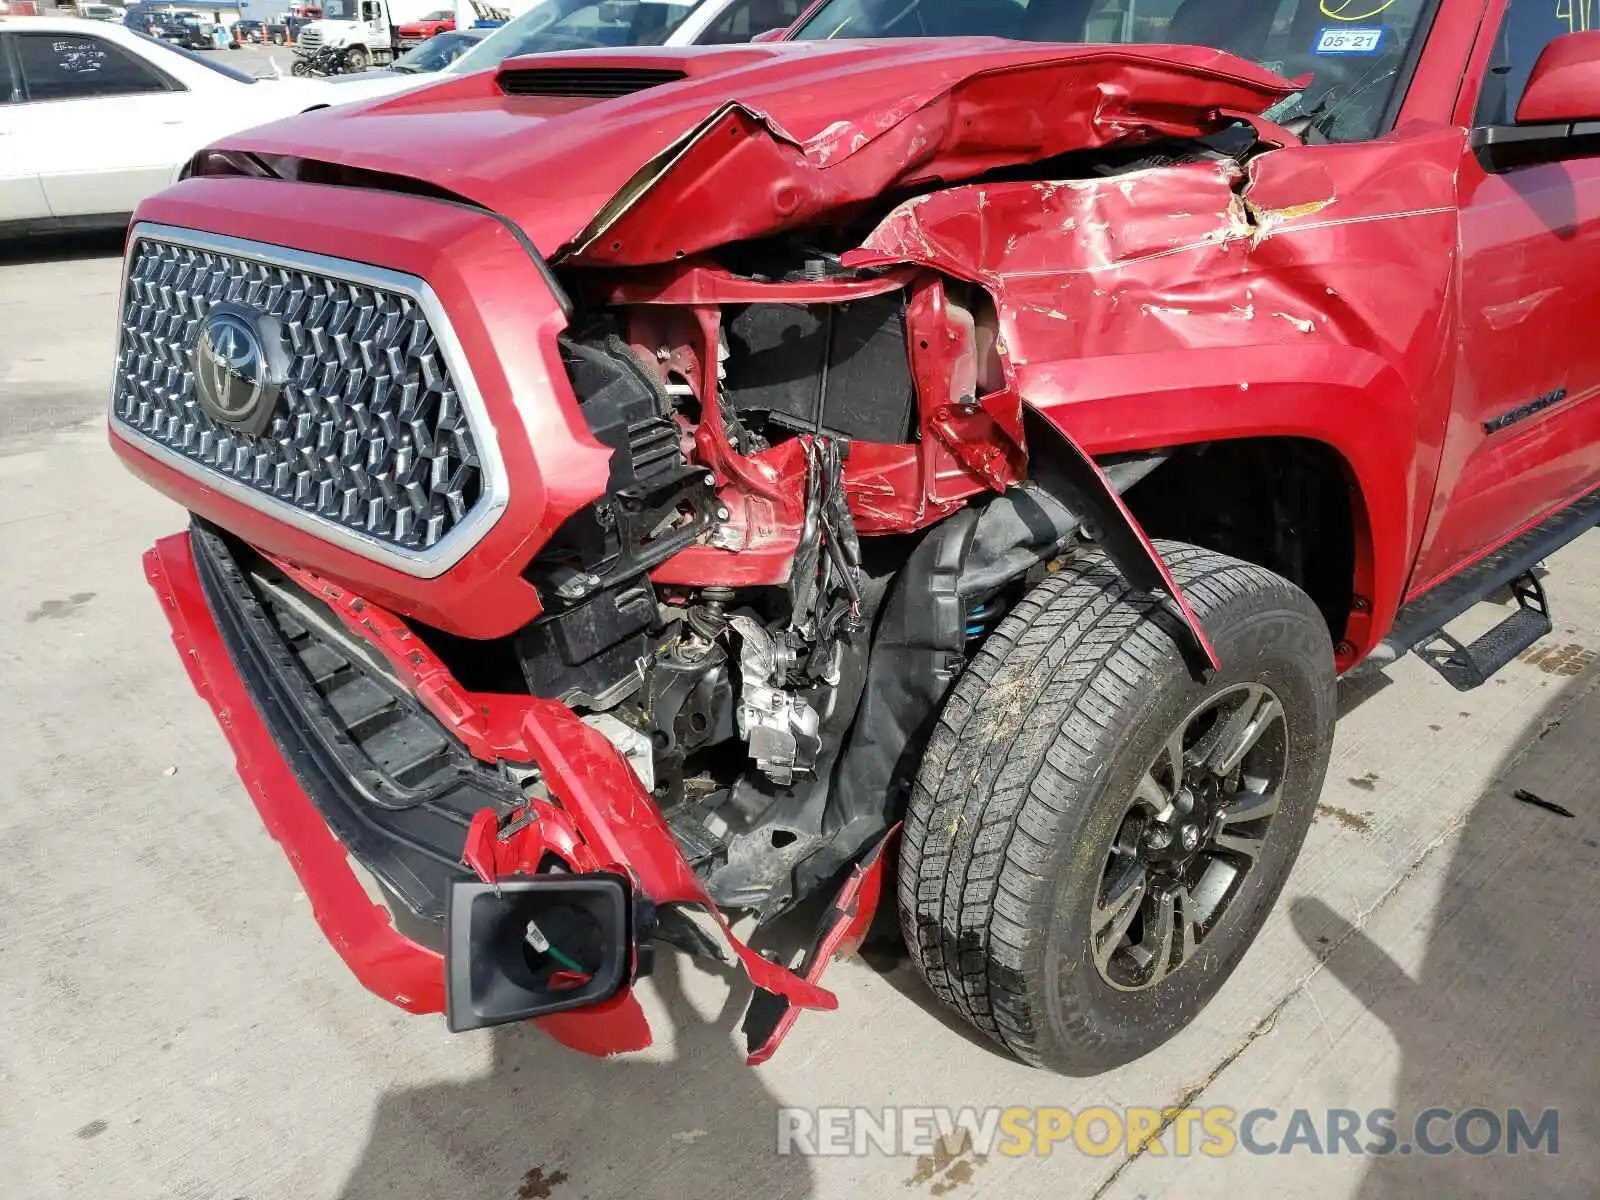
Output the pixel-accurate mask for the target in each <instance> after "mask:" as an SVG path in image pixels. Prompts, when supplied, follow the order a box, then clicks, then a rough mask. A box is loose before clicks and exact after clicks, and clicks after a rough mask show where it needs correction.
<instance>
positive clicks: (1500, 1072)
mask: <svg viewBox="0 0 1600 1200" xmlns="http://www.w3.org/2000/svg"><path fill="white" fill-rule="evenodd" d="M1597 728H1600V675H1597V674H1595V673H1593V672H1590V673H1586V674H1585V675H1584V676H1581V677H1579V678H1577V679H1574V680H1573V681H1572V682H1571V683H1570V684H1569V685H1568V687H1567V688H1565V689H1563V690H1562V692H1561V693H1559V694H1558V695H1557V696H1556V697H1555V698H1553V700H1552V702H1551V704H1550V705H1549V707H1548V708H1547V709H1546V711H1545V714H1544V722H1543V731H1542V732H1541V733H1540V734H1539V736H1538V738H1537V739H1536V740H1535V741H1534V743H1533V744H1532V746H1531V747H1526V746H1524V747H1522V748H1519V751H1518V752H1517V754H1514V755H1513V756H1512V757H1511V758H1510V759H1508V760H1507V761H1506V762H1504V763H1502V764H1501V769H1500V771H1499V772H1497V781H1496V783H1495V784H1494V785H1493V786H1491V787H1490V789H1489V790H1488V791H1487V792H1486V793H1485V794H1484V795H1483V796H1481V797H1479V799H1478V800H1477V802H1476V803H1475V804H1474V806H1473V807H1472V809H1471V810H1470V812H1469V813H1468V815H1467V818H1466V821H1465V824H1464V825H1463V827H1462V829H1461V832H1460V836H1459V839H1458V840H1457V842H1456V844H1455V846H1454V848H1453V850H1452V852H1451V853H1452V858H1451V861H1450V865H1449V869H1448V871H1447V874H1446V877H1445V881H1444V886H1443V889H1442V891H1441V893H1440V896H1439V899H1438V903H1437V906H1436V907H1435V909H1434V916H1433V920H1434V925H1433V928H1432V930H1431V931H1430V933H1429V934H1428V940H1427V945H1426V949H1425V950H1424V952H1423V958H1422V963H1421V967H1420V969H1419V970H1418V971H1417V974H1416V977H1415V978H1413V977H1412V976H1411V975H1410V974H1409V973H1408V971H1407V970H1406V968H1404V967H1403V966H1402V965H1401V964H1400V963H1398V962H1396V961H1395V959H1394V958H1393V957H1391V956H1390V954H1389V952H1388V951H1387V950H1386V949H1385V948H1384V947H1383V946H1382V945H1380V944H1379V943H1378V942H1377V941H1375V940H1373V938H1372V937H1371V936H1369V935H1368V934H1367V933H1366V932H1364V931H1362V930H1359V929H1356V928H1355V927H1353V926H1352V925H1351V924H1350V923H1349V922H1348V920H1346V919H1345V918H1344V917H1342V916H1341V915H1340V914H1338V913H1336V912H1334V911H1333V910H1332V909H1331V908H1329V907H1328V906H1327V905H1326V904H1324V903H1322V902H1321V901H1320V900H1316V899H1312V898H1304V899H1301V900H1298V901H1296V902H1295V904H1294V905H1293V906H1292V908H1291V914H1290V915H1291V919H1292V921H1293V923H1294V927H1295V930H1296V932H1297V933H1298V934H1299V935H1300V937H1301V939H1302V940H1303V941H1304V942H1305V943H1306V944H1307V945H1308V946H1309V947H1310V948H1311V949H1312V950H1313V951H1319V949H1320V953H1322V954H1324V955H1326V956H1327V964H1326V965H1327V969H1328V970H1329V971H1330V972H1332V974H1333V975H1334V976H1335V978H1337V979H1338V980H1339V982H1340V983H1341V984H1343V985H1344V986H1345V987H1346V988H1347V989H1348V990H1349V991H1350V992H1351V993H1352V994H1354V995H1355V996H1356V997H1357V998H1358V999H1359V1000H1360V1001H1361V1003H1362V1004H1363V1005H1364V1006H1365V1007H1366V1009H1367V1010H1368V1011H1369V1012H1370V1013H1371V1014H1372V1015H1373V1016H1374V1017H1376V1018H1377V1019H1378V1020H1380V1021H1382V1022H1383V1024H1384V1025H1385V1026H1387V1027H1388V1031H1389V1033H1390V1035H1392V1037H1393V1038H1394V1040H1395V1042H1396V1043H1397V1044H1398V1047H1399V1051H1400V1069H1399V1072H1398V1075H1397V1077H1396V1080H1395V1087H1394V1092H1393V1095H1394V1099H1393V1100H1392V1101H1391V1107H1392V1108H1393V1109H1394V1110H1395V1111H1396V1113H1397V1114H1398V1119H1397V1121H1396V1124H1395V1128H1396V1131H1397V1132H1398V1133H1399V1134H1400V1140H1401V1143H1402V1144H1404V1143H1405V1142H1407V1141H1410V1140H1411V1136H1410V1135H1411V1134H1412V1132H1413V1130H1414V1128H1415V1120H1416V1118H1417V1117H1418V1116H1419V1115H1420V1114H1422V1113H1424V1112H1426V1111H1427V1110H1428V1109H1430V1108H1434V1107H1443V1108H1450V1109H1453V1110H1455V1111H1456V1112H1461V1111H1462V1110H1465V1109H1468V1108H1472V1107H1482V1108H1485V1109H1489V1110H1491V1111H1493V1112H1495V1113H1497V1114H1498V1117H1499V1118H1500V1119H1501V1120H1505V1119H1506V1111H1507V1109H1509V1108H1521V1109H1522V1110H1523V1112H1524V1114H1526V1120H1527V1124H1528V1127H1529V1128H1530V1129H1536V1128H1537V1127H1538V1123H1539V1119H1540V1115H1541V1114H1542V1113H1543V1112H1544V1110H1546V1109H1556V1110H1558V1112H1559V1117H1558V1122H1559V1153H1558V1154H1557V1155H1555V1156H1551V1155H1548V1154H1545V1153H1543V1152H1540V1151H1538V1150H1532V1151H1530V1150H1528V1149H1523V1150H1522V1152H1521V1153H1520V1154H1517V1155H1516V1156H1511V1155H1508V1154H1507V1153H1505V1148H1504V1141H1503V1139H1504V1138H1505V1137H1506V1136H1508V1132H1509V1129H1508V1128H1507V1129H1504V1130H1502V1133H1501V1138H1502V1144H1501V1146H1500V1148H1498V1149H1496V1150H1495V1151H1494V1152H1492V1153H1489V1154H1485V1155H1481V1156H1480V1155H1474V1154H1468V1153H1464V1152H1463V1151H1462V1150H1461V1149H1459V1148H1458V1149H1456V1150H1455V1151H1454V1152H1453V1153H1450V1154H1448V1155H1439V1156H1434V1155H1431V1154H1424V1153H1422V1148H1421V1147H1420V1146H1417V1147H1415V1148H1414V1149H1413V1151H1412V1153H1410V1154H1409V1155H1406V1154H1395V1155H1389V1156H1385V1157H1376V1158H1373V1159H1372V1160H1371V1161H1370V1163H1369V1166H1368V1169H1367V1173H1366V1176H1365V1178H1364V1180H1363V1183H1362V1187H1361V1190H1360V1192H1359V1195H1361V1196H1363V1197H1367V1198H1370V1200H1386V1198H1388V1197H1410V1196H1441V1197H1443V1196H1449V1197H1465V1196H1585V1197H1593V1196H1597V1195H1600V1146H1597V1145H1596V1143H1595V1140H1594V1134H1595V1130H1596V1124H1595V1114H1596V1111H1597V1107H1600V1022H1597V1014H1600V932H1597V920H1596V918H1597V916H1600V792H1597V789H1596V786H1595V780H1596V779H1597V778H1600V742H1597V739H1596V738H1595V731H1596V729H1597ZM1519 787H1520V788H1526V789H1528V790H1530V791H1532V792H1534V793H1535V794H1537V795H1539V796H1541V797H1543V798H1544V799H1546V800H1552V801H1555V802H1557V803H1559V804H1562V805H1564V806H1565V807H1566V808H1568V809H1570V810H1572V812H1574V813H1575V814H1576V818H1575V819H1570V820H1569V819H1567V818H1565V817H1562V816H1559V815H1557V814H1555V813H1551V812H1547V811H1545V810H1543V809H1540V808H1535V807H1532V806H1529V805H1526V804H1523V803H1520V802H1518V801H1517V800H1515V799H1513V798H1512V792H1513V790H1514V789H1516V788H1519ZM1384 936H1385V937H1386V938H1388V939H1390V940H1391V941H1392V940H1393V939H1395V938H1397V937H1399V936H1403V932H1396V931H1395V930H1394V928H1393V927H1392V926H1391V927H1390V929H1389V932H1387V933H1386V934H1385V935H1384ZM1324 940H1326V942H1327V943H1328V944H1327V945H1322V943H1323V942H1324ZM1490 1132H1491V1129H1490V1127H1489V1126H1488V1125H1487V1124H1485V1123H1482V1122H1479V1123H1476V1124H1475V1125H1474V1126H1473V1127H1472V1130H1471V1132H1470V1133H1469V1135H1468V1139H1469V1140H1470V1141H1472V1142H1473V1143H1474V1144H1477V1145H1483V1144H1485V1143H1486V1142H1487V1140H1488V1138H1489V1135H1490ZM1429 1133H1430V1135H1431V1137H1432V1140H1433V1142H1434V1144H1435V1145H1438V1144H1441V1143H1443V1142H1445V1141H1446V1140H1454V1139H1456V1138H1457V1137H1458V1136H1459V1135H1458V1134H1456V1132H1455V1122H1454V1121H1453V1120H1450V1121H1441V1122H1435V1123H1433V1124H1432V1125H1430V1126H1429ZM1364 1140H1365V1139H1364Z"/></svg>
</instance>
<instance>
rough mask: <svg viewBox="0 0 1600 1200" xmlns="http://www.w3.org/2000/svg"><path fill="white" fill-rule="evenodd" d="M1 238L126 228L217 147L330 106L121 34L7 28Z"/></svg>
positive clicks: (51, 24) (315, 90) (50, 25)
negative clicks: (145, 204) (147, 202)
mask: <svg viewBox="0 0 1600 1200" xmlns="http://www.w3.org/2000/svg"><path fill="white" fill-rule="evenodd" d="M0 97H5V98H7V99H9V101H10V103H5V104H0V148H3V149H0V235H4V234H9V233H16V232H26V231H30V230H36V229H51V228H66V227H82V226H116V225H120V224H123V223H125V222H126V221H127V218H128V214H129V213H131V212H132V211H133V210H134V208H135V207H136V206H137V205H138V203H139V201H140V200H142V199H143V198H144V197H145V196H147V195H149V194H150V193H151V192H155V191H158V190H160V189H161V188H162V187H165V186H166V185H167V184H169V183H171V182H172V181H173V180H174V179H175V178H176V177H177V174H178V171H179V170H180V168H181V167H182V165H183V164H184V163H185V162H186V161H188V159H189V158H190V157H191V156H192V155H193V154H194V152H195V151H196V150H198V149H199V148H200V147H201V146H204V145H205V144H206V143H207V142H210V141H213V140H214V139H216V138H218V137H220V136H222V135H223V134H226V133H231V132H233V131H235V130H239V129H244V128H246V127H248V126H251V125H259V124H262V123H263V122H266V121H273V120H277V119H278V118H280V117H286V116H290V115H291V114H293V113H297V112H301V111H303V110H305V109H307V108H310V107H313V106H314V105H317V104H319V103H327V102H328V100H329V98H330V93H329V91H328V90H327V87H326V85H325V84H321V83H318V82H314V81H297V80H276V79H256V78H254V77H252V76H249V75H246V74H243V73H242V72H239V71H235V70H233V69H232V68H230V67H226V66H224V65H223V64H222V63H220V62H218V61H216V60H215V59H213V58H206V57H203V56H201V55H198V54H194V53H191V52H190V51H188V50H183V49H180V48H178V47H177V46H175V45H173V44H171V43H169V42H166V41H162V40H157V39H154V38H151V37H150V36H148V35H147V34H143V33H140V32H138V31H136V30H130V29H127V28H125V27H123V26H121V25H111V24H104V23H100V22H94V23H90V22H86V21H82V20H78V19H76V18H56V17H25V18H0Z"/></svg>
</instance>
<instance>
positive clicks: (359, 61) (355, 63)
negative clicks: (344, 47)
mask: <svg viewBox="0 0 1600 1200" xmlns="http://www.w3.org/2000/svg"><path fill="white" fill-rule="evenodd" d="M369 62H371V59H369V58H368V57H367V52H366V49H365V48H364V47H362V46H353V47H351V49H350V52H349V53H348V54H346V55H345V56H344V66H345V70H346V71H348V72H349V73H350V74H352V75H354V74H357V73H358V72H361V71H365V70H366V69H367V64H368V63H369Z"/></svg>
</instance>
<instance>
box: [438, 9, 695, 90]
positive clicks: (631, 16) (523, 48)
mask: <svg viewBox="0 0 1600 1200" xmlns="http://www.w3.org/2000/svg"><path fill="white" fill-rule="evenodd" d="M693 9H694V0H684V2H683V3H677V2H675V0H544V3H542V4H537V5H535V6H534V7H533V8H531V9H529V10H528V11H527V12H525V13H523V14H522V15H521V16H520V17H518V18H517V19H516V20H514V21H511V22H509V23H508V24H506V25H503V26H501V27H500V28H499V29H497V30H495V31H494V32H493V33H491V34H490V35H489V36H488V37H486V38H484V39H483V41H481V42H479V43H478V45H477V46H475V47H474V48H473V49H472V50H470V51H468V52H467V53H466V54H464V55H462V56H461V57H460V58H459V59H457V60H456V63H455V65H454V66H452V67H451V68H450V70H451V71H453V72H455V73H457V74H465V73H467V72H469V71H485V70H488V69H489V68H491V67H498V66H499V65H500V64H501V63H502V62H504V61H505V60H506V59H508V58H516V57H517V56H518V55H522V54H543V53H546V52H548V51H551V50H585V49H588V48H589V47H591V46H659V45H661V44H662V43H663V42H665V41H666V40H667V38H669V37H670V36H672V33H673V31H674V30H676V29H677V28H678V26H679V25H682V24H683V21H684V18H685V17H687V16H688V15H689V13H690V12H692V11H693Z"/></svg>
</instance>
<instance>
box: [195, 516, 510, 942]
mask: <svg viewBox="0 0 1600 1200" xmlns="http://www.w3.org/2000/svg"><path fill="white" fill-rule="evenodd" d="M190 542H191V547H192V550H193V554H194V561H195V568H196V575H197V576H198V578H199V580H200V584H201V589H202V591H203V592H204V594H205V598H206V603H207V605H208V606H209V608H210V610H211V613H212V616H213V618H214V619H215V621H216V624H217V629H218V631H219V632H220V633H221V635H222V640H223V643H224V645H225V646H226V647H227V650H228V654H229V657H230V658H231V659H232V661H233V665H234V667H235V669H236V670H237V671H238V674H239V677H240V680H241V681H242V682H243V684H244V686H245V689H246V691H247V692H248V693H249V695H250V698H251V700H252V702H253V703H254V706H255V708H256V710H257V711H258V712H259V714H260V715H261V718H262V720H263V722H264V723H265V724H266V726H267V728H268V730H269V731H270V732H271V734H272V738H273V741H274V742H275V743H276V744H277V746H278V749H279V750H280V751H281V752H282V754H283V757H284V759H285V760H286V761H287V762H288V763H289V765H290V767H291V768H292V770H293V771H294V774H295V777H296V779H297V780H298V781H299V783H300V786H301V787H302V788H303V789H304V790H305V792H306V795H307V796H309V797H310V798H311V800H312V802H313V803H314V804H315V805H316V807H317V810H318V812H319V813H320V814H321V815H322V817H323V819H324V820H325V821H326V822H327V823H328V826H329V828H330V829H332V831H333V832H334V834H335V835H336V836H337V837H338V839H339V840H340V841H341V842H342V843H343V844H344V846H345V848H346V849H347V850H348V851H349V853H350V855H351V857H353V858H354V859H355V860H356V861H357V862H359V863H360V864H361V865H362V866H363V867H364V868H365V869H366V870H367V872H368V873H369V874H370V875H371V876H372V877H373V878H374V879H375V880H376V881H377V883H378V885H379V887H380V888H381V889H382V891H383V893H384V895H385V898H386V900H387V902H388V907H389V909H390V912H391V915H392V917H393V919H394V923H395V927H396V928H397V929H398V930H399V931H400V932H401V933H403V934H404V935H405V936H407V937H409V938H411V939H412V940H413V941H415V942H417V943H418V944H420V945H424V946H427V947H429V948H431V949H434V950H438V951H441V952H442V951H443V950H444V948H445V942H446V934H445V915H446V907H447V901H448V897H449V894H450V888H451V886H452V885H453V884H454V883H456V882H459V881H471V880H473V879H475V876H474V875H473V874H472V873H471V872H470V871H468V870H467V869H466V868H465V867H464V866H463V865H462V862H461V852H462V846H463V843H464V842H465V840H466V833H467V827H468V825H469V823H470V822H471V820H472V817H473V815H474V814H475V813H477V812H478V811H479V810H481V809H484V808H490V809H494V810H495V811H496V812H497V813H499V814H501V815H502V816H505V815H509V814H510V813H511V812H512V810H513V809H515V808H516V807H517V806H518V805H519V804H520V803H521V800H522V797H521V792H520V790H519V789H518V788H517V787H516V786H515V785H514V784H513V783H511V781H510V780H508V779H506V778H505V777H504V776H502V775H501V774H500V772H499V771H498V770H496V769H495V768H494V767H492V766H490V765H489V764H486V763H482V762H479V761H478V760H477V759H475V758H473V757H472V756H471V755H470V754H469V753H468V752H467V750H466V749H465V747H463V746H462V745H461V744H460V743H459V742H457V741H456V740H455V739H454V738H452V737H451V736H450V735H449V734H448V733H447V732H446V731H445V730H444V728H443V727H442V726H441V725H440V724H439V722H438V721H437V720H436V719H435V718H434V717H433V715H432V714H431V713H429V712H427V710H425V709H424V708H423V707H422V705H421V704H420V703H419V702H418V701H417V700H416V699H415V698H414V697H412V696H411V695H410V694H409V693H408V692H407V691H406V690H405V689H404V688H403V687H401V686H400V684H399V683H398V682H397V681H396V680H395V679H394V677H393V676H392V675H391V674H390V673H389V671H388V669H387V666H386V664H383V663H381V662H380V661H378V660H377V659H376V658H375V657H374V656H373V655H371V654H370V653H369V652H368V651H367V650H366V649H365V648H364V647H362V646H360V645H359V644H357V643H356V641H355V640H354V639H352V638H351V637H350V636H349V635H348V634H347V633H346V632H345V631H344V629H343V627H342V626H341V625H340V624H339V621H338V619H337V618H336V617H334V616H333V615H332V614H331V613H329V612H328V611H327V610H326V609H325V608H324V607H323V606H322V605H321V604H320V603H319V602H318V601H316V600H315V599H314V598H312V597H311V596H309V595H307V594H306V593H305V592H303V591H301V590H299V589H298V588H296V587H295V586H294V584H292V583H291V582H290V581H288V580H287V579H286V578H285V577H284V576H283V575H282V574H281V573H279V572H278V571H277V570H276V569H275V568H274V567H273V566H272V564H271V563H269V562H267V561H266V560H265V559H263V558H261V557H260V556H259V555H256V554H255V553H254V552H253V551H251V550H250V549H249V548H248V547H245V546H242V545H240V544H238V543H236V542H234V541H232V540H231V539H229V538H227V537H225V536H224V535H222V534H220V533H218V532H217V531H216V530H215V529H214V528H212V527H210V526H207V525H205V524H204V523H201V522H198V521H197V522H196V523H195V525H194V526H193V528H192V530H191V532H190Z"/></svg>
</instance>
